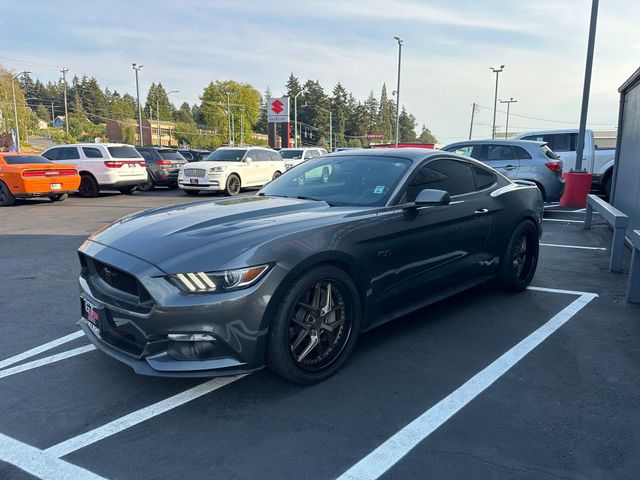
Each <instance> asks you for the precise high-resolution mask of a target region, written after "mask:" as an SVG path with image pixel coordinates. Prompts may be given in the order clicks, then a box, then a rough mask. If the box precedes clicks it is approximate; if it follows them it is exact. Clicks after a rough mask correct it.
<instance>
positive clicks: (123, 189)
mask: <svg viewBox="0 0 640 480" xmlns="http://www.w3.org/2000/svg"><path fill="white" fill-rule="evenodd" d="M135 189H136V187H135V185H131V186H128V187H121V188H119V189H118V191H119V192H120V193H122V194H124V195H131V194H132V193H133V192H134V191H135Z"/></svg>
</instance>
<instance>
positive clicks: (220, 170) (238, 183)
mask: <svg viewBox="0 0 640 480" xmlns="http://www.w3.org/2000/svg"><path fill="white" fill-rule="evenodd" d="M284 171H285V165H284V160H282V157H281V156H280V154H279V153H278V152H276V151H275V150H271V149H270V148H262V147H221V148H218V149H217V150H216V151H214V152H212V153H211V154H209V155H208V156H207V157H205V158H204V159H202V161H200V162H197V163H187V164H186V165H183V166H182V167H181V168H180V173H179V175H178V186H179V187H180V188H181V189H183V190H184V192H185V193H186V194H187V195H197V194H198V193H199V192H200V191H201V190H203V191H204V190H206V191H224V192H225V193H226V194H227V195H237V194H238V193H240V189H241V188H244V187H261V186H263V185H264V184H265V183H267V182H270V181H271V180H273V179H274V178H277V177H279V176H280V175H281V174H283V173H284Z"/></svg>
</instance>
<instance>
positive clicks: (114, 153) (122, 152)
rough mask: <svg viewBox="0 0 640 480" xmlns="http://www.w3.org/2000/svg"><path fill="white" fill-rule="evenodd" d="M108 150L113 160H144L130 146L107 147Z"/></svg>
mask: <svg viewBox="0 0 640 480" xmlns="http://www.w3.org/2000/svg"><path fill="white" fill-rule="evenodd" d="M107 150H108V151H109V155H111V157H112V158H142V156H141V155H140V154H139V153H138V150H136V149H135V148H133V147H129V146H122V147H107Z"/></svg>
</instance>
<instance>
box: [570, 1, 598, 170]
mask: <svg viewBox="0 0 640 480" xmlns="http://www.w3.org/2000/svg"><path fill="white" fill-rule="evenodd" d="M597 21H598V0H593V2H592V4H591V23H590V25H589V44H588V46H587V64H586V66H585V70H584V86H583V89H582V108H581V109H580V128H579V130H578V146H577V149H576V168H575V171H576V172H582V171H583V169H582V154H583V152H584V135H585V130H586V128H587V111H588V108H589V91H590V90H591V70H592V67H593V48H594V45H595V42H596V24H597Z"/></svg>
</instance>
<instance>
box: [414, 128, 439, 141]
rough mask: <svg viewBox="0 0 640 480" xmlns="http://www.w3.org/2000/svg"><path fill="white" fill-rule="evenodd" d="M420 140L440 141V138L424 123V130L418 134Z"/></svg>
mask: <svg viewBox="0 0 640 480" xmlns="http://www.w3.org/2000/svg"><path fill="white" fill-rule="evenodd" d="M418 142H420V143H438V139H437V138H436V137H435V135H434V134H433V133H431V130H429V129H428V128H427V126H426V125H425V124H424V123H423V124H422V131H421V132H420V136H418Z"/></svg>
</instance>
